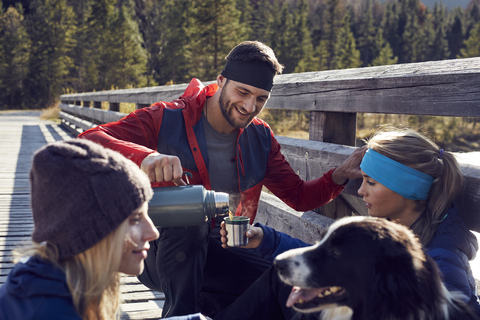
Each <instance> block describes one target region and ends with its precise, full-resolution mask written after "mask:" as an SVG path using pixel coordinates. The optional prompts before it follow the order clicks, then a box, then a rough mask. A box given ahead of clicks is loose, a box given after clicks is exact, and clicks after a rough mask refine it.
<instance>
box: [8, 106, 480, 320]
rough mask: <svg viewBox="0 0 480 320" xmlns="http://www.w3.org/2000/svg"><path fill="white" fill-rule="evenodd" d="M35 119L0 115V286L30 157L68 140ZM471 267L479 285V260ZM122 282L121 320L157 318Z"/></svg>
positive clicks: (25, 229) (141, 292) (19, 232)
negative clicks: (43, 147)
mask: <svg viewBox="0 0 480 320" xmlns="http://www.w3.org/2000/svg"><path fill="white" fill-rule="evenodd" d="M39 116H40V112H28V111H25V112H0V137H1V138H0V286H1V285H2V284H3V283H4V282H5V279H6V277H7V275H8V273H9V271H10V270H11V268H12V267H13V263H12V259H11V258H12V255H11V250H12V249H13V248H14V247H16V246H19V245H21V244H22V242H23V241H27V240H28V239H29V238H30V235H31V232H32V230H33V221H32V217H31V210H30V199H29V192H30V189H29V181H28V173H29V171H30V166H31V157H32V155H33V153H34V152H35V151H36V150H37V149H39V148H40V147H42V146H43V145H45V144H46V143H48V142H53V141H57V140H63V139H70V138H72V137H71V136H69V133H67V132H66V131H64V130H63V129H62V128H61V127H60V126H57V124H55V123H54V122H50V121H45V120H40V118H39ZM475 156H477V157H478V153H477V154H476V155H475ZM475 234H476V235H477V237H478V233H475ZM479 240H480V239H479ZM471 265H472V267H473V272H474V276H475V278H476V279H477V285H479V284H480V283H479V282H478V279H480V258H477V259H476V260H474V261H473V262H472V263H471ZM123 282H124V283H123V285H122V298H123V300H124V303H123V304H122V305H121V316H120V317H121V319H144V320H148V319H159V318H160V316H161V308H162V307H163V302H164V296H163V294H162V293H158V292H152V291H151V290H149V289H148V288H147V287H145V286H144V285H142V284H141V283H140V282H139V281H138V280H137V279H136V277H132V276H124V277H123Z"/></svg>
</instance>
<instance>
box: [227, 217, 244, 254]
mask: <svg viewBox="0 0 480 320" xmlns="http://www.w3.org/2000/svg"><path fill="white" fill-rule="evenodd" d="M223 220H224V221H225V230H226V231H227V245H228V246H229V247H241V246H246V245H247V244H248V238H247V230H248V225H249V223H250V218H249V217H241V216H240V217H238V216H235V217H233V218H232V219H230V217H225V218H224V219H223Z"/></svg>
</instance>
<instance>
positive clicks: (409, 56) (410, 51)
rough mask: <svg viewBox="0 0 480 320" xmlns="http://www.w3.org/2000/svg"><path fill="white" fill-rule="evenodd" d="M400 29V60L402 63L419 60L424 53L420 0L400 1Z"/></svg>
mask: <svg viewBox="0 0 480 320" xmlns="http://www.w3.org/2000/svg"><path fill="white" fill-rule="evenodd" d="M400 4H401V5H400V7H399V10H400V11H399V17H400V18H399V26H398V30H403V32H401V33H399V36H400V38H401V45H400V52H399V53H398V60H399V62H400V63H405V62H416V61H419V60H420V59H419V58H420V56H421V54H422V50H421V45H422V41H421V40H422V37H423V29H422V28H421V27H420V24H419V19H418V0H405V1H402V2H400Z"/></svg>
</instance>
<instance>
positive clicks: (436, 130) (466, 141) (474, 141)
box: [260, 109, 480, 152]
mask: <svg viewBox="0 0 480 320" xmlns="http://www.w3.org/2000/svg"><path fill="white" fill-rule="evenodd" d="M260 118H262V119H264V120H265V121H267V122H268V124H269V125H270V127H271V128H272V130H273V132H274V133H275V134H276V135H280V136H287V137H291V138H299V139H308V136H309V133H308V130H309V122H310V120H309V113H308V112H304V111H287V110H272V109H266V110H263V111H262V113H261V114H260ZM386 124H389V125H392V126H394V127H408V128H412V129H415V130H418V131H420V132H422V133H423V134H424V135H426V136H427V137H429V138H430V139H432V140H433V141H434V142H435V143H437V144H438V145H439V146H440V147H442V148H444V149H445V150H449V151H452V152H470V151H480V118H475V117H471V118H461V117H440V116H415V115H395V114H374V113H359V114H358V115H357V145H361V144H363V142H362V140H363V139H368V138H369V137H370V136H371V135H372V134H373V133H374V132H375V131H376V130H377V128H378V127H379V126H381V125H386Z"/></svg>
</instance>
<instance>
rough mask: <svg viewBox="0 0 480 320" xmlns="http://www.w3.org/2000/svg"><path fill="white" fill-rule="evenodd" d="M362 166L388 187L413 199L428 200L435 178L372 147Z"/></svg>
mask: <svg viewBox="0 0 480 320" xmlns="http://www.w3.org/2000/svg"><path fill="white" fill-rule="evenodd" d="M360 168H361V169H362V170H363V172H365V174H367V175H368V176H370V177H371V178H372V179H374V180H376V181H377V182H379V183H381V184H383V185H384V186H385V187H387V188H388V189H390V190H392V191H393V192H396V193H398V194H400V195H401V196H403V197H405V198H407V199H412V200H427V198H428V191H429V190H430V187H431V185H432V183H433V180H434V178H433V177H432V176H430V175H428V174H426V173H423V172H420V171H418V170H415V169H412V168H410V167H408V166H406V165H403V164H401V163H399V162H397V161H395V160H392V159H390V158H388V157H386V156H384V155H382V154H380V153H378V152H375V151H374V150H372V149H368V150H367V153H365V156H363V160H362V163H361V164H360Z"/></svg>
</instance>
